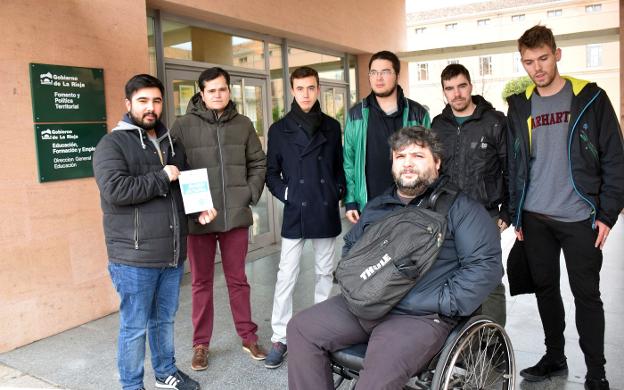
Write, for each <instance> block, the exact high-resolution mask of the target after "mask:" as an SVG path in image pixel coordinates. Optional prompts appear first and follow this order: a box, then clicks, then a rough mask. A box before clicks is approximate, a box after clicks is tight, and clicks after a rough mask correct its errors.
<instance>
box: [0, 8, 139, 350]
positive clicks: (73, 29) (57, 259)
mask: <svg viewBox="0 0 624 390" xmlns="http://www.w3.org/2000/svg"><path fill="white" fill-rule="evenodd" d="M1 8H2V12H1V13H0V36H1V37H2V39H0V69H1V71H0V96H2V99H0V117H2V124H1V125H0V129H1V130H0V132H1V133H2V141H0V145H2V151H3V152H2V153H1V154H0V166H2V171H3V173H2V180H1V181H0V198H1V199H2V210H3V212H2V223H1V224H0V248H2V255H1V256H0V312H2V313H4V315H2V316H1V317H0V352H2V351H6V350H10V349H13V348H15V347H17V346H20V345H23V344H27V343H29V342H32V341H34V340H37V339H40V338H42V337H45V336H48V335H51V334H54V333H58V332H60V331H63V330H65V329H68V328H70V327H74V326H77V325H80V324H82V323H84V322H87V321H89V320H91V319H94V318H98V317H101V316H103V315H106V314H108V313H111V312H113V311H114V310H116V308H117V297H116V294H115V292H114V290H113V288H112V287H111V283H110V280H109V278H108V273H107V270H106V264H107V259H106V251H105V247H104V240H103V233H102V222H101V212H100V207H99V196H98V192H97V188H96V185H95V182H94V180H93V179H92V178H87V179H78V180H66V181H58V182H51V183H44V184H40V183H39V182H38V179H37V162H36V157H35V141H34V137H33V136H34V129H33V120H32V109H31V97H30V80H29V70H28V64H29V63H30V62H40V63H47V64H59V65H72V66H84V67H99V68H104V81H105V93H106V111H107V116H108V124H109V127H110V125H112V124H113V123H116V122H117V120H118V119H119V118H120V116H121V114H122V113H123V111H124V109H123V106H122V104H123V102H122V101H123V86H124V84H125V81H126V80H127V79H128V78H129V77H130V76H131V75H132V74H135V73H138V72H145V71H146V70H147V69H148V57H147V28H146V23H145V4H144V3H143V4H142V3H141V2H140V1H131V2H126V1H109V0H91V1H54V2H52V1H45V2H44V1H37V0H21V1H2V6H1Z"/></svg>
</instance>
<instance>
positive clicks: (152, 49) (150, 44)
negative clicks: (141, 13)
mask: <svg viewBox="0 0 624 390" xmlns="http://www.w3.org/2000/svg"><path fill="white" fill-rule="evenodd" d="M147 56H148V59H149V74H151V75H152V76H154V77H156V76H157V73H158V70H157V66H156V63H157V62H156V41H155V40H154V17H152V16H148V17H147Z"/></svg>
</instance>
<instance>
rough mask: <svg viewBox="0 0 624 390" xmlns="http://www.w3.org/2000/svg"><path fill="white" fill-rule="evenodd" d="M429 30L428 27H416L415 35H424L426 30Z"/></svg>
mask: <svg viewBox="0 0 624 390" xmlns="http://www.w3.org/2000/svg"><path fill="white" fill-rule="evenodd" d="M426 29H427V27H416V28H415V29H414V33H415V34H423V33H424V32H425V30H426Z"/></svg>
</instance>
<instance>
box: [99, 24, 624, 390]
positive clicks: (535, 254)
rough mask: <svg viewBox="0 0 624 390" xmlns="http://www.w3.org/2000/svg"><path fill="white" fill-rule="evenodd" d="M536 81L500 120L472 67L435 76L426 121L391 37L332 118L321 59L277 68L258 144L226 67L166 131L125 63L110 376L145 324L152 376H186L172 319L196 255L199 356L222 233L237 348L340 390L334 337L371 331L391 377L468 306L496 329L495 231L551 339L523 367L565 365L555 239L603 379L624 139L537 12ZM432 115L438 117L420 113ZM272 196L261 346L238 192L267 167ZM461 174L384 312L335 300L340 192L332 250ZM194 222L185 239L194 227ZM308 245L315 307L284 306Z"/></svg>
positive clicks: (106, 201)
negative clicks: (611, 237) (411, 281)
mask: <svg viewBox="0 0 624 390" xmlns="http://www.w3.org/2000/svg"><path fill="white" fill-rule="evenodd" d="M518 49H519V51H520V54H521V59H522V64H523V66H524V68H525V70H526V71H527V74H528V75H529V77H530V78H531V80H532V81H533V83H534V84H533V85H532V86H531V87H529V88H528V89H527V90H526V91H523V92H522V93H519V94H516V95H513V96H511V97H510V98H509V99H508V103H509V111H508V115H507V117H505V115H504V114H502V113H501V112H498V111H496V110H495V109H494V108H493V107H492V105H491V104H490V103H489V102H487V101H486V100H485V99H484V98H483V97H481V96H478V95H472V84H471V80H470V74H469V72H468V70H467V69H466V68H465V67H464V66H462V65H460V64H451V65H449V66H447V67H446V68H445V69H444V71H443V72H442V75H441V82H442V89H443V94H444V96H445V98H446V100H447V102H448V104H447V106H446V107H445V108H444V110H443V112H442V113H441V114H439V115H438V116H436V117H435V118H434V119H433V121H430V117H429V114H428V113H427V110H426V109H425V108H424V107H423V106H422V105H420V104H418V103H416V102H414V101H412V100H410V99H408V98H407V97H405V96H404V94H403V91H402V89H401V87H400V86H399V85H398V77H399V73H400V62H399V59H398V58H397V56H396V55H394V54H393V53H391V52H388V51H381V52H378V53H376V54H374V55H373V56H372V57H371V59H370V62H369V71H368V75H369V81H370V87H371V90H372V92H371V93H370V94H369V95H368V96H367V97H366V98H364V99H363V100H362V101H361V102H360V103H358V104H356V105H355V106H354V107H353V108H352V109H351V110H350V111H349V114H348V117H347V123H346V127H345V131H344V146H343V142H342V140H341V130H340V125H339V123H338V122H337V121H336V120H334V119H332V118H330V117H329V116H327V115H326V114H324V113H323V112H322V111H321V108H320V105H319V101H318V97H319V94H320V85H319V77H318V73H317V72H316V71H315V70H314V69H311V68H309V67H302V68H298V69H296V70H295V71H293V73H292V74H291V76H290V85H291V88H292V94H293V97H294V99H293V102H292V105H291V109H290V111H289V112H288V113H287V114H286V115H285V116H284V117H283V118H282V119H280V120H279V121H277V122H275V123H274V124H273V125H272V126H271V128H270V129H269V133H268V147H267V155H266V157H265V154H264V152H263V150H262V146H261V144H260V141H259V139H258V136H257V135H256V132H255V130H254V128H253V126H252V124H251V122H250V120H249V119H248V118H246V117H244V116H243V115H240V114H238V113H237V111H236V107H235V105H234V103H233V102H232V101H231V99H230V87H229V84H230V83H229V74H228V73H227V72H226V71H224V70H223V69H220V68H210V69H208V70H206V71H204V72H203V73H202V74H201V75H200V77H199V80H198V84H199V87H200V92H199V93H197V94H196V95H195V96H194V97H193V99H192V100H191V101H190V103H189V106H188V109H187V113H186V115H184V116H182V117H180V118H178V119H177V120H176V122H175V123H174V125H173V126H172V129H171V132H169V131H168V130H167V129H166V128H165V126H164V125H163V124H162V123H161V122H160V121H159V118H160V115H161V113H162V107H163V91H164V88H163V85H162V83H160V81H158V80H157V79H155V78H154V77H152V76H149V75H137V76H135V77H133V78H132V79H130V81H128V83H127V85H126V108H127V110H128V113H127V114H126V115H125V116H124V118H123V119H122V121H120V122H119V124H118V126H117V127H116V128H115V129H113V131H112V132H111V133H110V134H108V135H106V136H105V137H104V138H103V139H102V140H101V141H100V144H99V145H98V147H97V148H96V152H95V155H94V171H95V177H96V181H97V184H98V187H99V188H100V193H101V203H102V210H103V213H104V229H105V236H106V244H107V250H108V257H109V260H110V261H109V272H110V275H111V279H112V280H113V283H114V285H115V288H116V289H117V291H118V293H119V296H120V298H121V303H120V332H119V339H118V356H117V358H118V368H119V375H120V381H121V384H122V387H123V388H124V389H127V390H137V389H142V388H143V361H144V356H145V339H146V336H147V338H148V339H149V343H150V350H151V357H152V366H153V368H154V372H155V374H156V387H157V388H166V389H199V384H198V383H197V382H196V381H195V380H193V379H191V378H189V377H188V375H186V374H185V373H183V372H182V371H181V370H179V369H178V368H177V366H176V365H175V357H174V356H175V354H174V346H173V320H174V317H175V313H176V310H177V307H178V294H179V286H180V281H181V277H182V274H183V268H184V267H183V263H184V260H185V258H186V255H187V243H188V257H189V260H190V265H191V277H192V298H193V310H192V321H193V328H194V332H193V349H194V353H193V358H192V361H191V368H192V369H193V370H204V369H206V368H207V367H208V357H209V345H210V340H211V336H212V327H213V317H214V308H213V278H214V261H215V253H216V245H217V243H218V244H219V249H220V253H221V260H222V266H223V270H224V274H225V278H226V284H227V287H228V293H229V298H230V306H231V309H232V315H233V318H234V323H235V327H236V331H237V333H238V334H239V336H240V338H241V340H242V341H241V342H242V348H243V349H244V350H245V351H247V352H249V353H250V355H251V357H252V358H253V359H256V360H264V364H265V366H266V367H267V368H277V367H280V366H281V365H282V364H283V362H284V359H285V357H286V355H287V354H288V353H289V360H290V364H289V367H288V380H289V387H290V388H292V389H319V388H327V389H331V388H333V381H332V376H331V371H330V366H329V353H331V352H333V351H336V350H339V349H342V348H344V347H347V346H349V345H352V344H357V343H362V342H368V345H369V346H368V349H367V353H366V357H365V359H364V367H363V370H362V371H361V372H360V379H359V381H358V385H357V386H358V389H375V390H377V389H395V388H400V387H401V385H402V384H404V383H405V382H406V381H407V380H408V379H409V378H410V377H411V376H413V375H414V374H415V373H418V372H419V371H420V370H421V369H422V368H423V367H424V366H425V365H426V364H427V363H428V361H429V360H430V359H431V357H432V356H433V355H435V354H436V353H437V352H438V351H439V349H440V347H441V345H443V343H444V340H445V339H446V337H447V336H448V334H449V332H450V331H451V330H452V329H453V327H454V326H455V325H456V324H457V322H458V320H459V319H461V318H462V317H465V316H470V315H471V314H473V313H474V312H475V311H476V310H477V309H478V308H479V307H481V310H482V312H483V313H484V314H487V315H489V316H491V317H492V318H493V319H494V320H496V321H497V322H498V323H500V324H502V325H504V324H505V320H506V312H505V288H504V286H503V284H502V283H501V278H502V276H503V267H502V260H501V245H500V233H501V232H502V231H503V230H505V229H506V228H507V227H508V226H510V225H514V228H515V231H516V236H517V239H518V240H521V241H524V248H525V252H526V257H527V262H528V266H529V269H530V274H531V276H532V279H533V283H534V285H535V291H536V292H535V295H536V297H537V303H538V309H539V313H540V317H541V319H542V324H543V327H544V333H545V346H546V353H545V355H544V357H543V358H542V359H541V360H540V361H539V362H538V363H537V364H536V365H535V366H533V367H529V368H526V369H524V370H522V371H521V373H520V374H521V375H522V376H523V377H524V378H525V379H526V380H530V381H541V380H544V379H546V378H549V377H551V376H556V375H565V374H567V364H566V358H565V353H564V344H565V343H564V341H565V340H564V336H563V330H564V327H565V321H564V310H563V304H562V300H561V293H560V289H559V282H560V266H559V254H560V251H561V250H562V249H563V252H564V256H565V260H566V266H567V269H568V275H569V281H570V285H571V289H572V293H573V295H574V298H575V303H576V324H577V329H578V332H579V336H580V337H579V342H580V345H581V349H582V350H583V353H584V355H585V362H586V365H587V375H586V381H585V388H586V389H608V388H609V383H608V381H607V380H606V374H605V370H604V365H605V363H606V361H605V358H604V311H603V307H602V301H601V299H600V289H599V272H600V268H601V265H602V248H603V246H604V244H605V242H606V240H607V237H608V234H609V231H610V229H611V227H612V226H613V225H614V224H615V222H616V221H617V218H618V215H619V213H620V211H621V210H622V208H623V207H624V147H623V141H622V133H621V131H620V128H619V124H618V121H617V118H616V115H615V112H614V110H613V107H612V106H611V103H610V102H609V99H608V97H607V96H606V94H605V92H604V91H603V90H602V89H600V88H599V87H598V86H596V84H595V83H589V82H587V81H583V80H577V79H573V78H569V77H562V76H561V75H560V74H559V72H558V70H557V62H558V61H559V60H560V58H561V49H559V48H557V47H556V44H555V40H554V37H553V34H552V31H550V30H549V29H548V28H546V27H544V26H535V27H533V28H531V29H529V30H527V31H526V32H525V33H524V34H523V35H522V37H521V38H520V39H519V40H518ZM430 128H431V129H430ZM195 168H207V171H208V176H209V182H210V190H211V193H212V198H213V204H214V208H212V209H210V210H205V211H204V212H201V213H197V214H191V215H189V216H186V215H185V213H184V210H183V207H182V198H181V192H180V186H179V183H178V181H177V179H178V176H179V175H180V172H181V171H183V170H186V169H195ZM265 181H266V185H267V187H268V188H269V190H270V191H271V193H272V194H273V195H274V196H275V198H277V199H278V200H279V201H281V202H283V204H284V213H283V223H282V229H281V236H282V249H281V255H280V262H279V270H278V274H277V282H276V286H275V293H274V299H273V311H272V318H271V326H272V329H273V335H272V337H271V341H272V346H271V349H270V351H269V352H268V353H266V352H265V350H264V349H263V348H262V347H261V346H260V345H259V344H258V337H257V335H256V332H257V325H256V324H255V323H254V322H253V321H252V318H251V304H250V287H249V284H248V282H247V279H246V276H245V268H244V267H245V256H246V252H247V244H248V228H249V226H250V225H251V224H252V223H253V220H252V215H251V210H250V205H252V204H255V202H257V201H258V199H259V197H260V195H261V193H262V190H263V186H264V183H265ZM447 182H451V183H453V184H454V185H455V186H457V187H459V188H460V189H461V193H460V194H459V195H458V196H457V197H456V198H455V200H454V202H453V204H452V205H451V207H450V209H449V212H448V215H447V223H448V226H447V234H446V236H445V239H444V242H443V244H442V248H441V251H440V253H439V255H438V258H437V260H436V261H435V263H434V264H433V266H432V267H431V269H430V270H429V271H428V272H427V274H425V276H424V277H423V279H421V280H420V281H419V282H418V283H417V284H416V286H414V287H413V288H412V290H411V291H410V292H409V293H408V294H407V295H405V297H404V298H403V299H401V301H400V302H399V303H398V304H397V305H396V306H395V307H394V309H393V310H392V311H391V312H390V313H389V314H387V315H386V316H384V317H382V318H380V319H378V320H374V321H371V320H364V319H361V318H357V317H356V316H354V315H353V314H352V313H351V312H350V311H349V309H348V307H347V305H346V303H345V300H344V298H343V297H342V296H341V295H336V296H333V297H330V295H331V289H332V279H333V274H332V272H333V270H334V252H335V240H336V237H337V236H338V235H339V234H340V232H341V222H340V201H341V200H343V201H344V204H345V206H346V217H347V219H348V220H349V221H350V222H352V223H353V224H354V226H353V227H352V229H351V230H350V231H349V232H348V233H347V234H346V235H345V246H344V249H343V256H344V255H346V254H348V252H349V250H350V248H351V247H352V246H353V244H354V243H355V242H357V241H358V240H359V239H360V238H361V237H362V235H363V234H364V232H365V231H366V229H367V228H368V227H369V226H371V225H372V224H375V223H376V222H378V221H380V220H383V219H384V217H385V216H386V215H388V214H389V213H391V212H393V211H395V210H397V209H400V208H404V207H419V206H420V205H421V203H423V201H424V200H426V199H427V198H428V197H429V196H430V194H431V193H432V192H434V191H435V190H436V189H437V188H439V187H441V186H444V185H446V184H445V183H447ZM187 235H188V238H187ZM306 241H311V242H312V246H313V248H314V258H315V266H314V270H315V271H314V272H315V289H314V303H315V305H314V306H312V307H310V308H308V309H305V310H302V311H301V312H299V313H297V314H296V315H294V316H293V304H292V298H293V291H294V287H295V284H296V281H297V277H298V274H299V269H300V262H301V256H302V250H303V247H304V245H305V242H306Z"/></svg>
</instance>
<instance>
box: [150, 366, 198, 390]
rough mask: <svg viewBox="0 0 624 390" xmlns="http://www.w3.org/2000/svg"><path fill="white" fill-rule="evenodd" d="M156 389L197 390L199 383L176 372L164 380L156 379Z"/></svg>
mask: <svg viewBox="0 0 624 390" xmlns="http://www.w3.org/2000/svg"><path fill="white" fill-rule="evenodd" d="M156 388H157V389H173V390H199V383H197V382H196V381H194V380H193V379H191V378H190V377H189V376H188V375H186V374H185V373H183V372H182V371H180V370H178V371H177V372H175V373H174V374H171V375H169V376H168V377H166V378H156Z"/></svg>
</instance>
